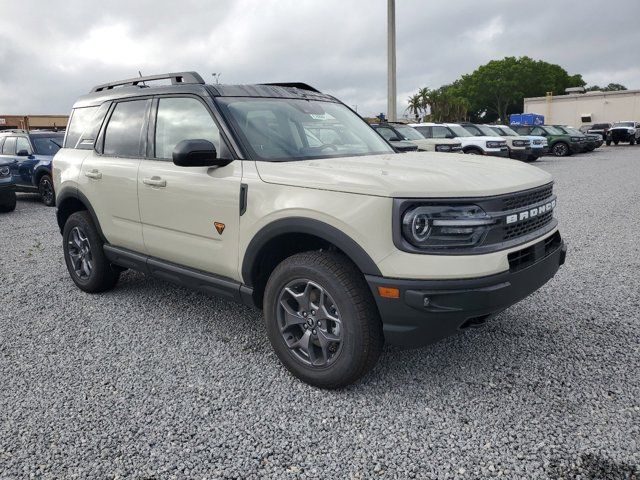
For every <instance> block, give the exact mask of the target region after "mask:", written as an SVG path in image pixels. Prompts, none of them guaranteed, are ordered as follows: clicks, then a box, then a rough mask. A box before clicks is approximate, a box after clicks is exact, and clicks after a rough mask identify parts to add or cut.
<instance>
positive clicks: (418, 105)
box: [407, 94, 423, 118]
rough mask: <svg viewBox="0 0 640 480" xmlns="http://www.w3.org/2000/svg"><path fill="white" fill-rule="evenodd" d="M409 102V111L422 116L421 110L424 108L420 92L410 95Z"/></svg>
mask: <svg viewBox="0 0 640 480" xmlns="http://www.w3.org/2000/svg"><path fill="white" fill-rule="evenodd" d="M407 103H408V104H409V105H408V106H407V110H408V111H409V113H413V115H414V116H415V117H416V118H418V117H420V112H421V111H422V110H423V105H422V99H421V98H420V94H416V95H413V96H411V97H409V99H408V101H407Z"/></svg>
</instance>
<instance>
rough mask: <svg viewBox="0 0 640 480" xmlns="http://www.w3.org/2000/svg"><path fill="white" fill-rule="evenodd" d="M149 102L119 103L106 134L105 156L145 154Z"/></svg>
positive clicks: (136, 155) (137, 155)
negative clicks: (145, 128)
mask: <svg viewBox="0 0 640 480" xmlns="http://www.w3.org/2000/svg"><path fill="white" fill-rule="evenodd" d="M149 102H150V101H149V100H146V99H145V100H133V101H129V102H120V103H117V104H116V106H115V108H114V109H113V113H112V114H111V118H110V119H109V123H108V124H107V128H106V130H105V134H104V149H103V153H104V154H105V155H115V156H118V157H139V156H141V155H142V154H143V153H146V152H142V146H143V138H144V137H143V129H144V126H145V121H146V119H147V110H148V106H149Z"/></svg>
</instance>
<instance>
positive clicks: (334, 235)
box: [242, 217, 382, 287]
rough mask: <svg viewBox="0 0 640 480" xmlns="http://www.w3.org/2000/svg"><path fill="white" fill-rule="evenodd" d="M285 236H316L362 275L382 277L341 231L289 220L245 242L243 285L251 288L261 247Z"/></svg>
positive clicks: (305, 220) (301, 219)
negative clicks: (331, 245)
mask: <svg viewBox="0 0 640 480" xmlns="http://www.w3.org/2000/svg"><path fill="white" fill-rule="evenodd" d="M287 233H303V234H308V235H313V236H315V237H318V238H320V239H322V240H324V241H326V242H329V243H331V244H333V245H335V246H336V247H337V248H339V249H340V250H342V252H344V254H345V255H347V256H348V257H349V258H350V259H351V261H352V262H353V263H355V264H356V266H357V267H358V268H359V269H360V271H361V272H362V273H363V274H365V275H375V276H382V273H381V272H380V269H379V268H378V266H377V265H376V263H375V262H374V261H373V260H372V259H371V257H370V256H369V254H368V253H367V252H365V250H364V249H363V248H362V247H361V246H360V245H359V244H358V242H356V241H355V240H353V239H352V238H351V237H350V236H348V235H347V234H346V233H344V232H343V231H341V230H338V229H337V228H335V227H333V226H331V225H329V224H327V223H324V222H322V221H320V220H314V219H311V218H306V217H290V218H283V219H280V220H275V221H273V222H271V223H269V224H267V225H266V226H264V227H263V228H262V229H261V230H259V231H258V233H256V235H255V236H254V237H253V238H252V239H251V242H249V245H248V246H247V249H246V250H245V253H244V258H243V260H242V278H243V280H244V282H245V284H246V285H248V286H250V287H251V286H253V285H252V283H253V278H252V277H253V271H254V267H255V265H256V262H257V260H258V258H259V256H260V253H261V251H262V248H263V247H264V246H265V245H266V244H267V243H268V242H269V241H270V240H272V239H274V238H276V237H278V236H280V235H284V234H287Z"/></svg>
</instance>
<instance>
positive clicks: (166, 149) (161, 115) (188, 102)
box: [155, 97, 220, 158]
mask: <svg viewBox="0 0 640 480" xmlns="http://www.w3.org/2000/svg"><path fill="white" fill-rule="evenodd" d="M182 140H209V141H210V142H211V143H213V144H214V145H215V147H216V150H217V151H218V152H219V151H220V132H219V131H218V127H217V126H216V124H215V122H214V121H213V118H211V115H210V114H209V111H208V110H207V109H206V107H205V106H204V105H203V104H202V103H201V102H200V101H198V100H196V99H195V98H188V97H181V98H161V99H160V101H159V103H158V116H157V120H156V140H155V141H156V158H171V156H172V153H173V149H174V148H175V146H176V145H177V144H178V143H180V142H181V141H182Z"/></svg>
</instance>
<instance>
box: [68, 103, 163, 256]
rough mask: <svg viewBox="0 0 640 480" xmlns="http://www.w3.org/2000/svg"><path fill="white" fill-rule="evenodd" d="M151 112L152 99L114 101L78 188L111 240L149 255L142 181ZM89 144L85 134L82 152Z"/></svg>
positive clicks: (80, 144)
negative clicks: (140, 202)
mask: <svg viewBox="0 0 640 480" xmlns="http://www.w3.org/2000/svg"><path fill="white" fill-rule="evenodd" d="M150 108H151V99H149V98H142V99H140V98H136V99H131V100H123V101H119V102H114V103H113V104H112V105H111V107H110V109H109V112H108V113H107V119H106V121H105V122H104V125H103V126H102V129H101V131H100V134H99V136H98V139H97V140H96V141H95V149H93V150H90V151H89V152H88V154H87V156H86V157H85V159H84V161H83V162H82V167H81V171H80V176H79V177H78V189H79V190H80V192H81V193H82V194H83V195H84V196H85V197H87V199H88V200H89V203H90V204H91V206H92V207H93V210H94V211H95V213H96V216H97V217H98V221H99V222H100V227H101V228H102V232H103V233H104V235H105V237H106V239H107V241H108V242H109V243H110V244H111V245H114V246H117V247H122V248H126V249H129V250H132V251H135V252H143V251H144V242H143V240H142V225H141V223H140V213H139V211H138V185H137V180H138V167H139V166H140V162H141V160H142V157H143V155H144V154H145V152H146V137H147V128H148V117H149V111H150ZM74 115H75V112H74ZM72 123H73V119H72ZM86 141H87V142H89V141H91V142H93V140H91V139H88V140H86ZM83 142H85V139H84V138H83V135H79V136H78V140H77V146H76V148H81V147H82V145H83Z"/></svg>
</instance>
